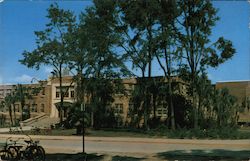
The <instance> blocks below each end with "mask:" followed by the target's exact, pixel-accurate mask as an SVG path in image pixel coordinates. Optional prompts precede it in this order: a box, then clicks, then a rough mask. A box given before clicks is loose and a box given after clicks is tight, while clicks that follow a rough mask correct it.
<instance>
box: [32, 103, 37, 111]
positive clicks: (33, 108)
mask: <svg viewBox="0 0 250 161" xmlns="http://www.w3.org/2000/svg"><path fill="white" fill-rule="evenodd" d="M31 112H37V104H32V107H31Z"/></svg>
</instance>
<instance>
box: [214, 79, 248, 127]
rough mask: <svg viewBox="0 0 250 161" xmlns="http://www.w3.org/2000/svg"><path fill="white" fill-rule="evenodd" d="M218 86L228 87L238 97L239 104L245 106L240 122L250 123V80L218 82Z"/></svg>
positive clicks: (220, 87)
mask: <svg viewBox="0 0 250 161" xmlns="http://www.w3.org/2000/svg"><path fill="white" fill-rule="evenodd" d="M216 88H217V89H222V88H227V89H228V90H229V93H230V94H231V95H233V96H235V97H236V98H237V101H238V104H239V105H240V106H242V107H244V111H243V112H242V113H240V117H239V122H242V123H243V122H248V123H250V81H247V80H246V81H228V82H217V83H216Z"/></svg>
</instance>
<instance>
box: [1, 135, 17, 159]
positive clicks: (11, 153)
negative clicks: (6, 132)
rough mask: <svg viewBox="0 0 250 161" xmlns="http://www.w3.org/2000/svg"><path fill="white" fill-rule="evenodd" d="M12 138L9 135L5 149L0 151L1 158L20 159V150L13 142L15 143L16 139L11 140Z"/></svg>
mask: <svg viewBox="0 0 250 161" xmlns="http://www.w3.org/2000/svg"><path fill="white" fill-rule="evenodd" d="M11 138H12V137H9V138H7V139H6V142H5V144H4V146H3V149H2V150H1V151H0V159H1V160H17V159H18V150H17V148H16V147H15V146H13V144H15V141H13V140H11ZM9 142H10V143H9Z"/></svg>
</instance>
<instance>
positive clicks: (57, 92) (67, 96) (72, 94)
mask: <svg viewBox="0 0 250 161" xmlns="http://www.w3.org/2000/svg"><path fill="white" fill-rule="evenodd" d="M69 96H70V98H74V97H75V91H70V92H65V93H64V97H66V98H69ZM59 97H60V92H59V91H56V98H59Z"/></svg>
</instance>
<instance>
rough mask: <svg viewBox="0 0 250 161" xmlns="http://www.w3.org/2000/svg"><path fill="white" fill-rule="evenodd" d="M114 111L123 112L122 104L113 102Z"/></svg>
mask: <svg viewBox="0 0 250 161" xmlns="http://www.w3.org/2000/svg"><path fill="white" fill-rule="evenodd" d="M115 113H117V114H122V113H123V104H115Z"/></svg>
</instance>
